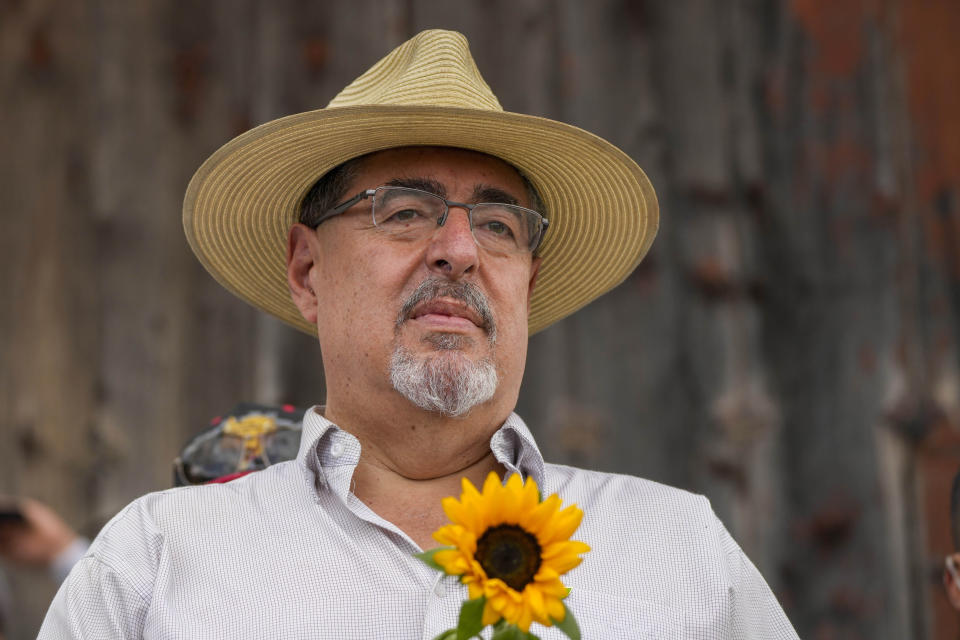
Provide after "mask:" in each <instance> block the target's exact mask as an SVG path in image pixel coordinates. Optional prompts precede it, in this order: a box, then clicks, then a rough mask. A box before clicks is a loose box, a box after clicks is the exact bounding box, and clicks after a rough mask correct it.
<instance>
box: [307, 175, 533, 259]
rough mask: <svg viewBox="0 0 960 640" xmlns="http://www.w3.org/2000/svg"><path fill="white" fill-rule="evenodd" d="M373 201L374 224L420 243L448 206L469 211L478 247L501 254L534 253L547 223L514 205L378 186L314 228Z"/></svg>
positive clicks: (442, 218) (443, 217)
mask: <svg viewBox="0 0 960 640" xmlns="http://www.w3.org/2000/svg"><path fill="white" fill-rule="evenodd" d="M367 198H372V199H373V206H372V216H373V224H374V226H376V227H377V228H378V229H381V230H382V231H384V232H386V233H388V234H390V235H391V236H395V237H397V238H399V239H409V240H420V239H422V238H425V237H427V236H429V235H430V234H431V233H433V231H434V230H436V228H437V227H442V226H443V223H444V222H446V221H447V215H448V214H449V213H450V207H461V208H463V209H466V210H467V215H468V217H469V220H470V230H471V231H472V232H473V237H474V239H475V240H476V242H477V245H478V246H480V247H483V248H484V249H486V250H488V251H492V252H494V253H500V254H511V253H526V252H530V253H532V252H534V251H536V250H537V247H538V246H540V241H541V240H543V234H544V232H545V231H546V229H547V225H548V224H549V221H548V220H547V219H546V218H544V217H543V216H542V215H540V214H539V213H537V212H536V211H534V210H533V209H527V208H525V207H521V206H519V205H515V204H503V203H497V202H480V203H477V204H467V203H465V202H453V201H452V200H445V199H443V198H441V197H440V196H438V195H437V194H435V193H430V192H429V191H421V190H420V189H411V188H409V187H389V186H384V187H377V188H376V189H367V190H366V191H361V192H360V193H358V194H357V195H355V196H354V197H352V198H350V199H349V200H347V201H346V202H343V203H341V204H339V205H337V206H336V207H334V208H333V209H330V210H329V211H327V212H326V213H324V214H323V215H322V216H321V217H320V220H319V221H318V222H317V224H316V225H315V227H314V228H316V227H317V226H320V224H321V223H322V222H324V221H326V220H328V219H330V218H332V217H334V216H337V215H340V214H341V213H343V212H344V211H346V210H347V209H349V208H350V207H352V206H353V205H355V204H356V203H358V202H360V201H361V200H366V199H367Z"/></svg>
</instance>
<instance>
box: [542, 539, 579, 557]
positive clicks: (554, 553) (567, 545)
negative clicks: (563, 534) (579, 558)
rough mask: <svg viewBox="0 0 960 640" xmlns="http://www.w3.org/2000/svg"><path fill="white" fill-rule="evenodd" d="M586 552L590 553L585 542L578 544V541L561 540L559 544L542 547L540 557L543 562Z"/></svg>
mask: <svg viewBox="0 0 960 640" xmlns="http://www.w3.org/2000/svg"><path fill="white" fill-rule="evenodd" d="M587 551H590V545H588V544H587V543H586V542H580V541H579V540H563V541H561V542H554V543H551V544H549V545H547V546H545V547H543V549H542V551H541V553H540V557H541V558H543V559H544V560H552V559H553V558H556V557H559V556H564V555H568V554H578V553H586V552H587Z"/></svg>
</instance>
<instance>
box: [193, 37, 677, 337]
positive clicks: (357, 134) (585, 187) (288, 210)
mask: <svg viewBox="0 0 960 640" xmlns="http://www.w3.org/2000/svg"><path fill="white" fill-rule="evenodd" d="M411 145H432V146H449V147H460V148H463V149H472V150H475V151H480V152H483V153H486V154H489V155H492V156H496V157H499V158H502V159H503V160H504V161H506V162H507V163H509V164H511V165H513V166H514V167H516V168H517V169H519V170H520V171H521V172H522V173H523V174H524V175H525V176H526V177H527V178H528V179H529V180H530V182H531V183H532V184H533V186H534V187H535V188H536V189H537V191H538V192H539V193H540V195H541V196H542V198H543V201H544V203H545V205H546V212H544V213H545V215H546V217H547V218H548V219H549V220H550V227H549V229H547V232H546V236H545V238H544V240H543V244H542V245H541V246H540V249H539V251H538V254H539V255H541V256H542V257H543V263H542V265H541V267H540V273H539V276H538V278H537V285H536V288H535V289H534V293H533V298H532V300H531V306H530V318H529V329H530V333H531V334H532V333H535V332H537V331H539V330H541V329H543V328H545V327H547V326H549V325H551V324H553V323H554V322H556V321H557V320H559V319H560V318H563V317H564V316H567V315H569V314H571V313H573V312H574V311H576V310H577V309H580V308H581V307H583V306H584V305H586V304H587V303H589V302H590V301H592V300H593V299H594V298H596V297H598V296H600V295H601V294H603V293H605V292H607V291H609V290H610V289H612V288H613V287H615V286H616V285H618V284H619V283H620V282H622V281H623V280H624V278H626V277H627V276H628V275H629V274H630V272H631V271H633V269H634V267H636V266H637V264H638V263H639V262H640V260H641V259H642V258H643V256H644V254H646V252H647V250H648V249H649V248H650V244H651V242H653V238H654V236H655V235H656V232H657V223H658V209H657V199H656V195H655V194H654V191H653V187H652V186H651V184H650V181H649V180H648V179H647V177H646V175H645V174H644V173H643V171H642V170H641V169H640V167H638V166H637V164H636V163H635V162H634V161H633V160H631V159H630V158H629V157H627V155H626V154H625V153H623V152H622V151H620V150H619V149H617V148H616V147H615V146H613V145H612V144H610V143H609V142H607V141H605V140H603V139H601V138H598V137H597V136H595V135H593V134H591V133H588V132H586V131H583V130H582V129H578V128H577V127H573V126H570V125H567V124H563V123H561V122H555V121H553V120H547V119H545V118H538V117H535V116H529V115H523V114H518V113H509V112H505V111H503V108H502V107H501V106H500V103H499V102H498V101H497V98H496V96H494V95H493V92H492V91H491V90H490V87H489V86H487V84H486V82H484V80H483V78H482V77H481V76H480V72H479V71H478V70H477V66H476V64H475V63H474V61H473V58H472V57H471V55H470V50H469V48H468V46H467V40H466V38H464V37H463V36H462V35H461V34H459V33H455V32H451V31H440V30H433V31H424V32H422V33H420V34H418V35H417V36H415V37H414V38H412V39H411V40H408V41H407V42H405V43H404V44H402V45H400V46H399V47H397V48H396V49H394V50H393V51H392V52H390V53H389V54H388V55H387V56H386V57H385V58H383V59H382V60H380V62H378V63H376V64H375V65H374V66H373V67H371V68H370V70H369V71H367V72H366V73H364V74H363V75H362V76H360V77H359V78H357V79H356V80H354V82H353V83H352V84H350V85H349V86H348V87H347V88H346V89H344V90H343V91H342V92H340V94H339V95H338V96H337V97H335V98H334V99H333V100H332V101H331V102H330V104H329V105H327V107H326V108H325V109H318V110H316V111H309V112H306V113H299V114H296V115H292V116H287V117H285V118H280V119H278V120H274V121H272V122H268V123H266V124H264V125H261V126H259V127H256V128H255V129H251V130H250V131H247V132H246V133H244V134H242V135H240V136H238V137H236V138H234V139H233V140H231V141H230V142H228V143H227V144H225V145H224V146H223V147H221V148H220V149H218V150H217V151H216V152H215V153H214V154H213V155H212V156H210V157H209V158H208V159H207V161H206V162H204V163H203V165H202V166H201V167H200V168H199V169H198V170H197V172H196V174H194V176H193V179H192V180H191V181H190V185H189V186H188V187H187V194H186V197H185V199H184V202H183V226H184V231H185V232H186V235H187V241H188V242H189V243H190V247H191V248H192V249H193V251H194V253H195V254H196V255H197V257H198V258H199V259H200V262H201V263H203V266H204V267H206V269H207V271H209V272H210V273H211V274H212V275H213V277H214V278H216V280H217V281H218V282H219V283H220V284H222V285H223V286H224V287H226V288H227V289H228V290H230V291H231V292H233V293H234V294H235V295H237V296H239V297H240V298H242V299H244V300H246V301H247V302H249V303H250V304H252V305H254V306H255V307H258V308H260V309H263V310H264V311H266V312H267V313H271V314H273V315H275V316H276V317H278V318H280V319H281V320H283V321H284V322H287V323H288V324H290V325H292V326H294V327H296V328H298V329H301V330H303V331H305V332H307V333H310V334H315V333H316V327H314V326H312V325H310V324H309V323H308V322H306V321H305V320H304V319H303V318H302V317H301V316H300V313H299V311H298V310H297V308H296V307H295V306H294V305H293V302H292V301H291V299H290V294H289V289H288V286H287V276H286V236H287V231H288V230H289V228H290V227H291V226H292V225H293V224H294V223H295V222H297V220H298V217H299V209H300V202H301V200H302V199H303V197H304V195H306V193H307V191H308V190H309V189H310V187H311V186H312V185H313V184H314V182H316V180H317V179H318V178H319V177H320V176H322V175H323V174H324V173H326V172H327V171H329V170H330V169H332V168H333V167H335V166H337V165H339V164H341V163H343V162H345V161H347V160H349V159H351V158H354V157H357V156H360V155H363V154H366V153H370V152H373V151H378V150H382V149H388V148H391V147H402V146H411Z"/></svg>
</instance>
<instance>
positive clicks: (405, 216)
mask: <svg viewBox="0 0 960 640" xmlns="http://www.w3.org/2000/svg"><path fill="white" fill-rule="evenodd" d="M422 215H423V214H421V213H420V212H419V211H417V210H416V209H400V210H399V211H395V212H393V213H391V214H390V217H388V218H387V219H386V220H384V222H412V221H414V220H416V219H417V218H418V217H422Z"/></svg>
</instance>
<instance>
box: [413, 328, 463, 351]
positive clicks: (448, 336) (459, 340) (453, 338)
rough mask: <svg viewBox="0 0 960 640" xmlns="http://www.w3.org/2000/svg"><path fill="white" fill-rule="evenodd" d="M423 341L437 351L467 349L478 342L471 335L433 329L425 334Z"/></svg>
mask: <svg viewBox="0 0 960 640" xmlns="http://www.w3.org/2000/svg"><path fill="white" fill-rule="evenodd" d="M421 342H422V343H423V344H425V345H428V346H429V347H432V348H433V349H434V350H436V351H454V350H457V351H466V350H469V349H470V348H471V347H473V346H474V345H475V344H476V340H474V339H473V338H471V337H470V336H466V335H463V334H462V333H450V332H447V331H431V332H429V333H427V334H424V336H423V337H422V338H421Z"/></svg>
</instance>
